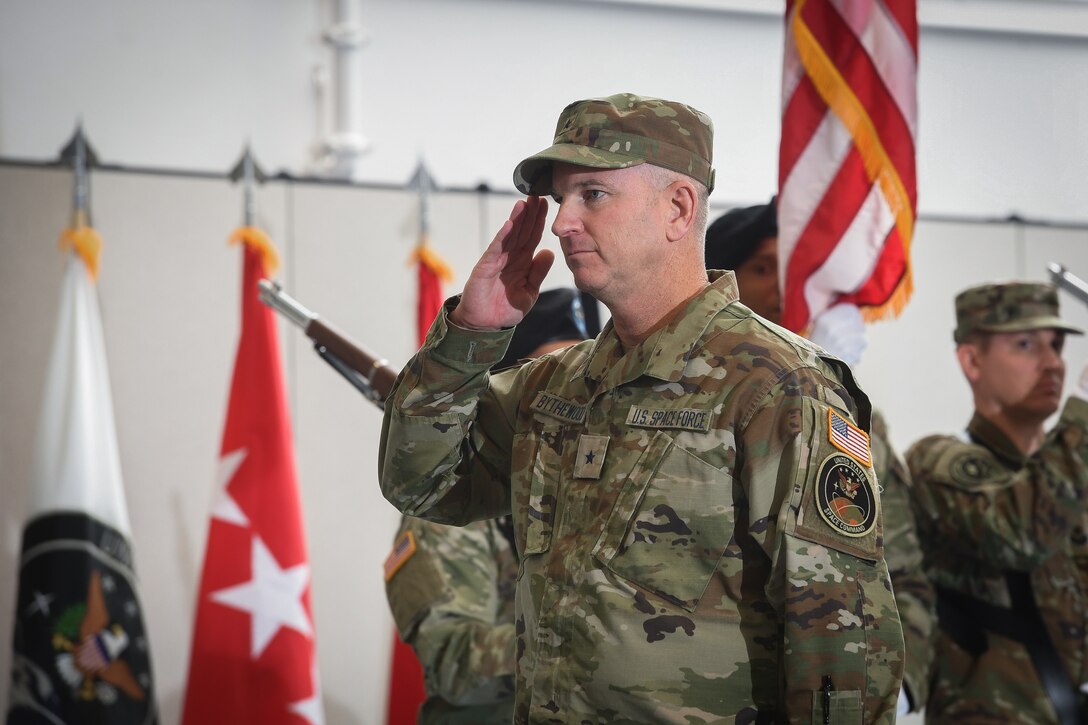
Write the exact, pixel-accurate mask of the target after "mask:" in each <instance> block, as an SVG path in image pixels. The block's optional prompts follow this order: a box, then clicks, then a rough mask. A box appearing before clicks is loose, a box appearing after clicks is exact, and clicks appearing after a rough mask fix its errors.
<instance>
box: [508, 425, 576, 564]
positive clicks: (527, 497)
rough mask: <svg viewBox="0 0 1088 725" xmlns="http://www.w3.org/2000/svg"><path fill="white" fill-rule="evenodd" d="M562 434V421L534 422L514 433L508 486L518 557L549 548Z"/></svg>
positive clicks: (560, 465)
mask: <svg viewBox="0 0 1088 725" xmlns="http://www.w3.org/2000/svg"><path fill="white" fill-rule="evenodd" d="M563 437H564V426H563V425H562V424H560V423H558V422H548V423H540V422H536V421H534V423H533V425H532V428H531V429H530V430H529V431H528V432H526V433H519V434H517V435H516V436H514V441H513V449H512V450H513V459H512V465H511V471H510V485H511V493H512V495H513V500H514V502H515V508H514V527H515V535H516V536H515V538H516V542H517V545H518V551H519V553H520V554H521V555H522V556H528V555H531V554H542V553H544V552H546V551H547V550H548V549H549V548H550V547H551V542H552V530H553V529H554V528H555V513H556V495H557V493H558V491H559V481H560V477H561V476H562V460H563V455H562V453H563Z"/></svg>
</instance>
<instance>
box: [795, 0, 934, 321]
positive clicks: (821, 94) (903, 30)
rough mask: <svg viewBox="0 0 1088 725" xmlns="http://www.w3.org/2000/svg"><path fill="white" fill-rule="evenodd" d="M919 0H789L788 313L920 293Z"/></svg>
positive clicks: (891, 307)
mask: <svg viewBox="0 0 1088 725" xmlns="http://www.w3.org/2000/svg"><path fill="white" fill-rule="evenodd" d="M917 70H918V22H917V9H916V0H788V2H787V7H786V44H785V59H784V65H783V74H782V138H781V147H780V149H779V170H778V181H779V195H778V227H779V237H778V255H779V279H780V280H782V289H783V304H782V324H783V325H784V326H785V327H788V328H789V329H791V330H794V331H798V332H804V331H805V330H806V329H807V328H808V327H809V326H810V325H811V323H812V321H813V320H814V319H815V318H816V317H817V316H819V315H820V313H821V312H823V311H824V310H826V309H827V308H828V307H831V306H833V305H835V304H838V303H840V302H848V303H852V304H855V305H857V306H858V307H860V308H861V310H862V313H863V314H864V315H865V317H866V319H869V320H873V319H879V318H881V317H885V316H887V315H888V314H891V313H896V314H897V313H898V312H899V311H900V310H901V309H902V308H903V306H904V305H905V304H906V302H907V299H908V298H909V296H910V293H911V288H912V287H911V272H910V244H911V238H912V237H913V233H914V221H915V217H916V209H917V185H916V179H915V138H916V135H917V121H918V103H917Z"/></svg>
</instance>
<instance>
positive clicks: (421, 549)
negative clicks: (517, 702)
mask: <svg viewBox="0 0 1088 725" xmlns="http://www.w3.org/2000/svg"><path fill="white" fill-rule="evenodd" d="M586 337H588V335H587V333H586V324H585V315H584V314H583V312H582V306H581V299H580V298H579V296H578V293H577V291H576V290H573V289H569V288H561V289H554V290H548V291H546V292H541V293H540V297H539V298H538V299H537V302H536V304H535V305H534V306H533V309H532V310H530V311H529V314H528V315H526V316H525V319H524V320H523V321H522V322H521V324H519V325H518V326H517V328H516V329H515V330H514V337H513V339H512V340H511V342H510V348H509V349H508V350H507V351H506V355H505V356H504V357H503V359H502V360H500V361H499V363H498V364H497V365H495V366H494V367H493V368H492V369H493V370H505V369H507V368H510V367H513V366H514V365H516V364H518V363H519V361H521V360H523V359H525V358H534V357H538V356H540V355H543V354H544V353H546V352H552V351H554V350H558V349H561V348H564V347H567V346H569V345H572V344H574V343H576V342H579V341H581V340H584V339H586ZM513 540H514V528H513V522H512V520H511V519H510V517H509V516H503V517H501V518H499V519H489V520H487V521H476V522H473V523H471V524H467V525H465V526H463V527H457V526H446V525H444V524H436V523H433V522H430V521H426V520H424V519H420V518H415V517H413V516H405V517H404V519H403V520H402V521H401V526H400V530H399V531H398V532H397V537H396V540H395V543H394V546H393V551H392V552H391V553H390V555H389V558H388V559H387V561H386V572H385V593H386V597H387V599H388V600H389V608H390V610H391V611H392V612H393V619H394V620H395V622H396V625H397V631H398V632H399V634H400V637H401V639H402V640H403V641H405V642H407V643H408V644H410V645H411V646H412V649H413V650H414V651H415V653H416V656H417V657H418V658H419V661H420V664H421V665H422V666H423V673H424V677H425V682H426V690H427V700H426V702H424V703H423V705H422V707H421V708H420V711H419V718H418V721H419V723H421V725H491V724H492V723H494V724H495V725H499V724H500V723H501V724H503V725H505V724H507V723H509V722H510V721H511V719H512V718H513V713H514V585H515V582H516V580H517V574H518V560H517V555H516V554H515V552H514V543H513Z"/></svg>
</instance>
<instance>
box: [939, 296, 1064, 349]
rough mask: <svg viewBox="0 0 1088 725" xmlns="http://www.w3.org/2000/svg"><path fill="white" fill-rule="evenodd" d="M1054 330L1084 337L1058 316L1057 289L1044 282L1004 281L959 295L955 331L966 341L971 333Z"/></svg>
mask: <svg viewBox="0 0 1088 725" xmlns="http://www.w3.org/2000/svg"><path fill="white" fill-rule="evenodd" d="M1041 329H1054V330H1064V331H1065V332H1071V333H1074V334H1076V335H1081V334H1084V332H1083V330H1080V329H1078V328H1076V327H1073V326H1072V325H1070V324H1068V323H1066V322H1063V321H1062V319H1061V318H1060V317H1058V290H1057V289H1056V288H1055V287H1054V286H1053V285H1049V284H1044V283H1042V282H1004V283H997V284H984V285H979V286H978V287H972V288H970V289H967V290H964V291H963V292H960V293H959V294H958V295H956V331H955V333H953V338H954V339H955V341H956V342H957V343H961V342H963V341H964V340H965V339H967V336H968V335H970V334H971V333H972V332H1020V331H1022V330H1041Z"/></svg>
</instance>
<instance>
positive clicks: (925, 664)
mask: <svg viewBox="0 0 1088 725" xmlns="http://www.w3.org/2000/svg"><path fill="white" fill-rule="evenodd" d="M871 442H872V448H873V467H874V469H875V470H876V480H877V483H878V484H879V485H880V487H881V489H882V490H881V496H880V502H881V513H882V514H883V516H884V558H885V560H886V561H887V563H888V572H889V573H890V574H891V578H892V586H893V588H894V589H895V604H896V606H897V607H898V608H899V618H900V620H901V621H902V623H903V637H904V639H905V640H906V646H907V660H906V668H905V671H904V675H903V683H904V687H905V689H906V691H907V695H908V697H909V698H910V703H911V710H912V711H916V710H920V709H921V708H922V706H923V705H925V703H926V699H927V698H928V697H929V668H930V664H931V663H932V661H933V647H934V638H935V637H936V632H937V626H936V625H937V595H936V592H935V591H934V589H933V584H932V582H930V580H929V577H927V576H926V574H925V570H924V568H923V566H922V547H921V544H920V542H919V541H918V529H917V526H916V525H915V521H914V511H913V510H912V508H911V481H910V474H909V472H908V471H907V467H906V464H905V463H904V462H903V459H902V458H901V457H900V456H899V454H898V453H897V452H896V451H895V449H894V448H893V447H892V445H891V443H890V441H889V438H888V429H887V424H886V423H885V421H884V418H883V416H881V415H880V414H879V413H876V412H875V411H874V413H873V426H872V431H871Z"/></svg>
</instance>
